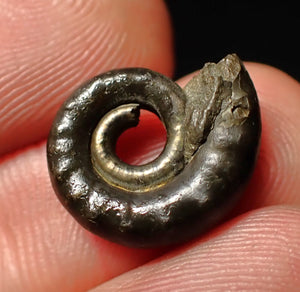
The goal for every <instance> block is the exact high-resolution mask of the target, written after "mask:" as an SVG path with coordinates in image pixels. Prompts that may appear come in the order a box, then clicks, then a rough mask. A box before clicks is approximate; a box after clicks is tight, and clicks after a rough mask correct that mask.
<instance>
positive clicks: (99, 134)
mask: <svg viewBox="0 0 300 292" xmlns="http://www.w3.org/2000/svg"><path fill="white" fill-rule="evenodd" d="M141 108H142V109H147V110H150V111H152V112H154V113H155V114H156V115H157V116H158V117H159V118H160V119H161V121H162V123H163V124H164V126H165V128H166V131H167V142H166V145H165V148H164V150H163V151H162V153H161V155H160V156H159V157H157V158H156V159H155V160H153V161H152V162H150V163H147V164H145V165H141V166H133V165H128V164H126V163H124V162H123V161H121V160H120V159H119V158H118V156H117V155H116V153H115V144H116V141H117V139H118V137H119V135H120V134H121V133H122V132H123V131H124V130H126V129H127V128H129V127H133V126H136V125H137V124H138V120H139V110H140V109H141ZM260 132H261V121H260V111H259V105H258V100H257V96H256V92H255V88H254V86H253V84H252V82H251V79H250V77H249V75H248V73H247V72H246V70H245V68H244V66H243V64H242V62H241V61H240V59H239V58H238V57H237V56H236V55H235V54H232V55H228V56H227V57H225V58H224V59H223V60H221V61H220V62H219V63H218V64H213V63H207V64H206V65H205V66H204V68H203V69H201V70H200V72H199V73H198V74H197V75H196V76H195V77H194V78H193V79H192V80H191V81H190V82H189V83H188V84H187V85H186V86H185V88H184V89H181V88H180V87H179V86H178V85H177V84H176V83H174V82H173V81H172V80H170V79H168V78H167V77H164V76H163V75H161V74H159V73H156V72H153V71H151V70H148V69H143V68H127V69H120V70H114V71H110V72H107V73H104V74H101V75H99V76H97V77H95V78H93V79H92V80H90V81H88V82H87V83H86V84H84V85H83V86H82V87H80V88H79V89H78V90H77V91H75V92H74V93H73V94H72V96H71V97H70V98H69V99H68V100H67V101H66V102H65V103H64V104H63V106H62V107H61V109H60V110H59V112H58V114H57V116H56V118H55V120H54V123H53V126H52V129H51V132H50V135H49V139H48V166H49V172H50V176H51V181H52V184H53V187H54V189H55V191H56V194H57V196H58V198H59V199H60V201H61V202H62V204H63V205H64V206H65V207H66V209H68V210H69V212H70V213H71V214H72V215H73V216H74V218H75V219H76V220H77V221H78V222H79V223H80V224H82V225H83V226H84V227H85V228H87V229H88V230H90V231H91V232H93V233H95V234H97V235H99V236H101V237H104V238H106V239H108V240H111V241H114V242H117V243H120V244H124V245H128V246H133V247H155V246H163V245H171V244H177V243H180V242H184V241H187V240H189V239H191V238H193V237H195V236H197V235H200V234H201V233H203V232H206V231H207V230H209V229H210V228H212V227H213V226H214V225H216V224H217V223H219V222H220V221H221V220H222V219H223V218H224V216H226V215H227V214H228V212H229V211H230V210H231V209H232V207H233V206H234V205H235V204H236V202H237V201H238V199H239V197H240V195H241V193H242V189H243V187H244V186H245V184H246V183H247V181H248V180H249V178H250V176H251V174H252V171H253V168H254V166H255V161H256V157H257V152H258V148H259V141H260Z"/></svg>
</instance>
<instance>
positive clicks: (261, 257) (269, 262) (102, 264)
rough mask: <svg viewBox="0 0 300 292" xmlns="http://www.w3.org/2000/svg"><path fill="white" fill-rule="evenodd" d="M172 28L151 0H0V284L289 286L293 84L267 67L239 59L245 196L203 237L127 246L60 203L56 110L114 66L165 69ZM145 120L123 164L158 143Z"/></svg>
mask: <svg viewBox="0 0 300 292" xmlns="http://www.w3.org/2000/svg"><path fill="white" fill-rule="evenodd" d="M187 29H189V28H187ZM171 35H172V34H171V25H170V21H169V16H168V12H167V11H166V7H165V5H164V4H163V1H159V0H152V1H140V0H128V1H126V0H113V1H112V0H101V1H100V0H94V1H92V0H89V1H80V0H78V1H75V0H74V1H54V0H52V1H50V0H45V1H35V0H29V1H18V0H13V1H11V0H1V1H0V61H1V66H0V141H1V143H0V153H1V157H2V158H1V159H0V251H1V253H0V290H1V291H72V292H73V291H87V290H91V289H93V291H94V292H95V291H226V290H227V291H228V290H229V291H241V290H243V291H254V290H256V291H299V290H298V289H299V287H300V276H299V275H300V228H299V226H300V179H299V172H300V154H299V153H300V151H299V149H300V135H299V133H300V132H299V126H300V85H299V83H298V82H297V81H295V80H294V79H293V78H292V77H290V76H288V75H287V74H285V73H283V72H281V71H279V70H278V69H275V68H272V67H270V66H266V65H261V64H255V63H246V66H247V69H248V71H249V73H250V75H251V78H252V79H253V81H254V84H255V87H256V89H257V92H258V97H259V100H260V105H261V114H262V123H263V132H262V141H261V151H260V155H259V157H258V164H257V167H256V169H255V172H254V176H253V178H252V179H251V181H250V184H249V186H248V187H247V190H246V192H245V194H244V196H243V199H242V200H241V202H240V203H239V204H238V206H237V207H236V208H235V211H234V212H233V213H232V215H231V217H230V219H228V220H227V221H226V222H224V223H223V224H221V225H220V226H218V227H217V228H215V229H214V230H212V231H211V232H209V233H208V234H205V235H204V236H200V237H199V238H197V239H195V240H194V241H193V242H190V243H187V244H184V245H182V246H179V247H176V248H173V249H166V248H165V249H155V250H136V249H129V248H126V247H122V246H119V245H117V244H113V243H110V242H107V241H105V240H103V239H101V238H97V237H96V236H94V235H92V234H90V233H89V232H87V231H85V230H84V229H83V228H82V227H81V226H79V225H78V224H77V223H76V222H75V221H74V219H73V218H72V217H71V216H70V215H69V214H68V213H67V212H66V210H65V209H64V208H63V207H62V206H61V204H60V203H59V202H58V200H57V198H56V196H55V194H54V192H53V190H52V187H51V184H50V181H49V177H48V171H47V164H46V152H45V139H46V137H47V134H48V131H49V127H50V125H51V121H52V119H53V117H54V115H55V112H56V111H57V109H58V107H59V105H60V104H61V103H62V102H63V100H65V99H66V98H67V97H68V95H69V94H70V93H71V92H72V90H74V89H75V88H76V87H77V86H79V85H80V84H81V83H82V82H83V81H85V80H87V79H88V78H90V77H92V76H94V75H97V74H99V73H101V72H104V71H107V70H109V69H112V68H118V67H132V66H140V67H147V68H150V69H152V70H155V71H159V72H161V73H163V74H165V75H168V76H171V75H172V71H173V66H174V64H173V48H172V37H171ZM186 53H187V54H188V52H186ZM190 77H191V76H186V77H184V78H183V79H181V80H180V81H178V83H179V84H180V85H181V86H183V85H184V84H185V83H186V82H187V80H188V79H189V78H190ZM143 123H144V124H143V125H144V128H143V127H142V128H141V130H139V131H138V132H137V133H136V134H135V135H137V136H138V135H141V136H142V135H143V134H142V133H143V131H144V130H145V129H146V128H147V127H148V128H151V131H152V133H154V134H153V137H154V138H155V139H154V142H153V140H151V141H148V140H147V142H146V145H145V147H144V148H143V149H142V150H138V151H136V153H138V155H139V158H137V157H135V156H130V157H128V160H129V161H130V160H131V161H134V160H136V159H139V161H142V160H143V159H149V156H148V154H147V152H148V151H149V149H151V151H152V152H151V153H152V155H155V154H157V153H158V152H159V151H160V149H161V147H162V145H163V137H162V136H161V130H159V127H158V125H157V123H154V124H153V122H152V117H150V116H149V115H144V122H143ZM141 136H140V137H141ZM122 143H123V146H124V147H123V148H126V147H128V144H130V141H129V139H127V141H126V139H123V141H122ZM126 145H127V146H126ZM129 148H130V147H129ZM120 149H122V145H120ZM153 149H154V150H153ZM120 151H122V150H120ZM124 151H125V150H124ZM127 155H128V154H127ZM125 156H126V154H125Z"/></svg>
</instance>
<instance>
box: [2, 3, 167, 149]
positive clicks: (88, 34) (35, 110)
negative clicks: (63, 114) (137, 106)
mask: <svg viewBox="0 0 300 292" xmlns="http://www.w3.org/2000/svg"><path fill="white" fill-rule="evenodd" d="M15 2H16V3H11V1H10V2H9V0H6V1H4V2H3V3H2V4H1V5H2V6H3V7H5V9H4V11H5V12H6V13H1V12H0V23H1V21H2V22H3V23H5V27H6V30H5V31H6V32H7V31H10V33H9V34H8V33H4V34H1V35H0V40H1V43H2V50H0V59H1V69H0V76H1V79H0V97H1V98H0V129H1V132H0V140H1V141H5V143H1V145H0V154H3V153H6V152H9V151H13V150H15V149H17V148H20V147H23V146H25V145H28V144H30V143H33V142H36V141H39V140H41V139H43V138H45V137H46V135H47V134H48V131H49V128H50V125H51V122H52V120H53V117H54V115H55V113H56V111H57V109H58V107H59V106H60V104H61V103H62V102H63V101H64V100H65V99H66V98H67V97H68V96H69V95H70V93H71V92H72V91H74V90H75V89H76V87H78V86H79V85H80V84H81V83H82V82H84V81H86V80H87V79H88V78H91V77H93V76H95V75H98V74H100V73H101V72H104V71H107V70H110V69H114V68H120V67H133V66H137V67H147V68H150V69H153V70H156V71H159V72H161V73H163V74H166V75H171V73H172V70H173V49H172V34H171V24H170V18H169V15H168V12H167V10H166V5H165V4H164V2H163V1H162V0H155V1H146V2H145V1H142V2H141V1H138V0H134V1H123V0H118V1H109V0H102V1H98V0H89V1H52V0H47V1H42V2H39V1H35V2H34V1H31V2H30V1H29V2H28V3H26V4H24V5H23V6H22V9H21V10H20V3H19V1H15ZM2 6H1V7H2ZM7 15H10V16H11V18H9V19H7V18H8V16H7Z"/></svg>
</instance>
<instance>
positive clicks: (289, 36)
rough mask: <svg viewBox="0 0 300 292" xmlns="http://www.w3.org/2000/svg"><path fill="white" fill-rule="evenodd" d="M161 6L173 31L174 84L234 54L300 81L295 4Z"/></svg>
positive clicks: (299, 20)
mask: <svg viewBox="0 0 300 292" xmlns="http://www.w3.org/2000/svg"><path fill="white" fill-rule="evenodd" d="M165 1H166V3H167V5H168V7H169V11H170V13H171V17H172V21H173V27H174V36H175V52H176V72H175V76H174V77H175V78H179V77H181V76H183V75H185V74H187V73H190V72H192V71H195V70H197V69H200V68H201V67H202V66H203V64H204V63H205V62H209V61H212V62H218V61H219V60H220V59H222V58H223V57H224V56H225V55H226V54H228V53H233V52H235V53H237V54H238V55H239V56H240V58H241V59H243V60H247V61H256V62H261V63H266V64H269V65H272V66H275V67H277V68H279V69H281V70H283V71H286V72H287V73H288V74H290V75H292V76H293V77H294V78H296V79H297V80H298V81H300V69H299V65H300V62H299V53H300V32H299V29H300V11H299V8H298V7H297V6H298V5H297V4H298V3H299V1H291V3H289V2H288V1H272V2H273V3H272V2H271V4H269V5H267V4H266V2H264V1H260V2H259V4H258V3H255V2H254V1H248V2H246V1H216V0H215V1H202V0H194V1H192V0H165ZM274 2H275V3H274Z"/></svg>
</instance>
